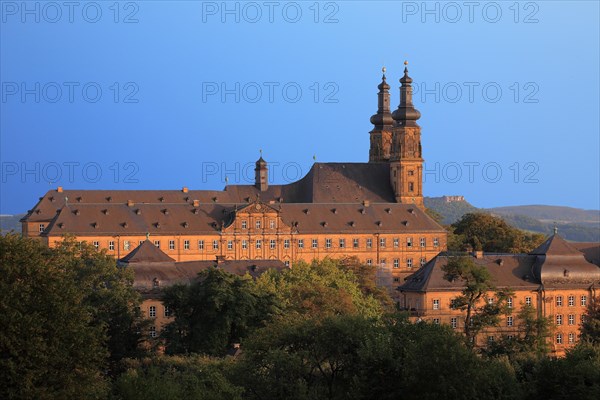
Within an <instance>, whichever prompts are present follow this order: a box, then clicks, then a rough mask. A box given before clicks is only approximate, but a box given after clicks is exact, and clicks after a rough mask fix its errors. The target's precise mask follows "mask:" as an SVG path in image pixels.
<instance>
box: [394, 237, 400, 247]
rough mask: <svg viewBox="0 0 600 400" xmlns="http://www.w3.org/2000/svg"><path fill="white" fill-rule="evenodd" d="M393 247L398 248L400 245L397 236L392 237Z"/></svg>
mask: <svg viewBox="0 0 600 400" xmlns="http://www.w3.org/2000/svg"><path fill="white" fill-rule="evenodd" d="M394 247H395V248H398V247H400V239H398V238H394Z"/></svg>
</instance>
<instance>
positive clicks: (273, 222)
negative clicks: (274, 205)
mask: <svg viewBox="0 0 600 400" xmlns="http://www.w3.org/2000/svg"><path fill="white" fill-rule="evenodd" d="M269 228H271V229H275V220H274V219H271V220H269Z"/></svg>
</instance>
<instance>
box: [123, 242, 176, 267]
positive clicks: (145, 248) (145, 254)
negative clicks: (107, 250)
mask: <svg viewBox="0 0 600 400" xmlns="http://www.w3.org/2000/svg"><path fill="white" fill-rule="evenodd" d="M120 261H121V262H124V263H142V262H146V263H151V262H161V263H164V262H175V260H174V259H172V258H171V257H169V256H168V255H166V254H165V253H164V252H163V251H162V250H161V249H159V248H158V247H156V246H155V245H154V243H152V242H151V241H150V240H144V241H143V242H142V244H140V245H139V246H138V247H136V248H135V249H133V250H132V251H131V252H130V253H129V254H127V255H126V256H125V257H123V258H121V260H120Z"/></svg>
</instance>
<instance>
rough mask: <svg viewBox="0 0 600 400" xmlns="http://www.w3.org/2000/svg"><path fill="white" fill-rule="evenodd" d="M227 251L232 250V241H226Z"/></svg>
mask: <svg viewBox="0 0 600 400" xmlns="http://www.w3.org/2000/svg"><path fill="white" fill-rule="evenodd" d="M227 250H233V240H228V241H227Z"/></svg>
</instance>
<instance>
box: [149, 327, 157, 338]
mask: <svg viewBox="0 0 600 400" xmlns="http://www.w3.org/2000/svg"><path fill="white" fill-rule="evenodd" d="M150 337H151V338H155V337H156V327H155V326H151V327H150Z"/></svg>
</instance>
